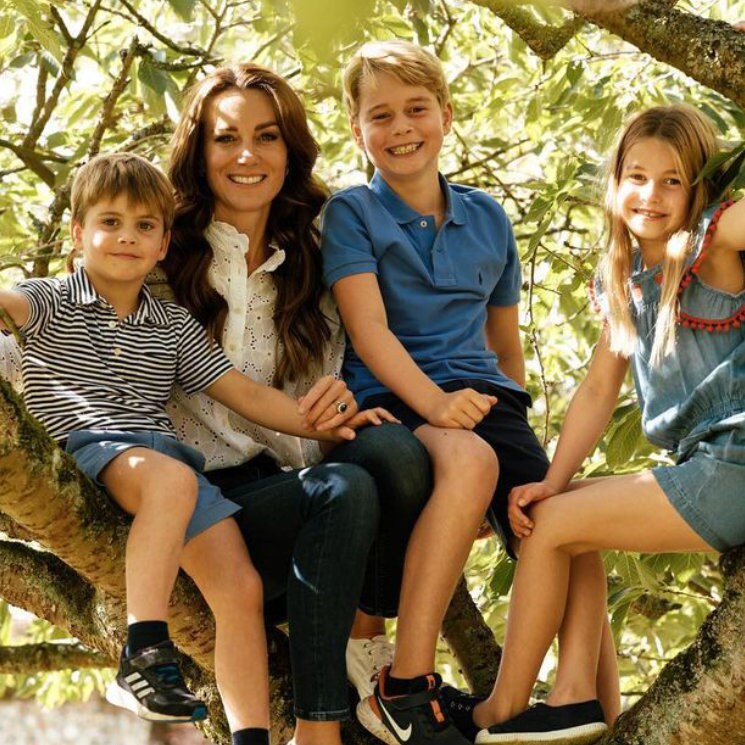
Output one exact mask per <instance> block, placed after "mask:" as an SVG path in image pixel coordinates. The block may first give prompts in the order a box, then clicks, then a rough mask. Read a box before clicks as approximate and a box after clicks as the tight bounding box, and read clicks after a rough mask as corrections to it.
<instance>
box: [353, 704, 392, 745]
mask: <svg viewBox="0 0 745 745" xmlns="http://www.w3.org/2000/svg"><path fill="white" fill-rule="evenodd" d="M356 712H357V719H358V721H359V723H360V724H361V725H362V726H363V727H364V728H365V729H366V730H367V731H368V732H369V733H370V734H371V735H374V736H375V737H377V738H378V740H382V741H383V742H385V743H387V744H388V745H401V741H400V740H398V739H397V738H396V736H395V735H394V734H393V733H392V732H391V731H390V730H389V729H388V727H386V726H385V724H383V722H382V721H381V720H380V719H379V718H378V715H377V714H376V713H375V712H374V711H373V710H372V707H371V706H370V703H369V699H364V700H363V701H360V702H359V703H358V704H357V709H356Z"/></svg>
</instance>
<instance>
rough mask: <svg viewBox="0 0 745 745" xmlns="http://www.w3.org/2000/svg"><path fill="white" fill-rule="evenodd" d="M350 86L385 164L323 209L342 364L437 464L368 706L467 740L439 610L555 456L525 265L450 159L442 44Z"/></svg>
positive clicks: (398, 736) (403, 54) (436, 738)
mask: <svg viewBox="0 0 745 745" xmlns="http://www.w3.org/2000/svg"><path fill="white" fill-rule="evenodd" d="M344 94H345V102H346V105H347V108H348V112H349V116H350V122H351V126H352V130H353V133H354V137H355V140H356V141H357V144H358V145H359V146H360V147H361V148H362V149H363V150H364V151H365V153H366V154H367V157H368V158H369V160H370V161H371V162H372V164H373V165H374V166H375V169H376V170H375V175H374V176H373V178H372V180H371V182H370V183H369V185H367V186H361V187H354V188H351V189H346V190H344V191H342V192H340V193H338V194H336V195H334V196H333V197H332V198H331V199H330V200H329V202H328V203H327V205H326V207H325V211H324V216H323V225H322V233H323V239H322V251H323V259H324V274H325V279H326V282H327V283H328V285H329V286H330V287H332V288H333V292H334V295H335V297H336V300H337V303H338V305H339V309H340V311H341V315H342V318H343V321H344V324H345V327H346V329H347V332H348V334H349V337H350V339H351V342H352V344H351V345H350V346H349V347H348V350H347V355H346V358H345V366H344V372H345V376H346V380H347V383H348V385H349V387H350V388H351V389H352V390H353V392H354V393H355V396H356V397H357V398H358V400H359V401H364V402H365V404H366V405H373V404H374V405H385V406H386V407H387V408H388V409H389V410H390V411H391V412H392V413H393V414H394V415H395V416H397V417H398V418H399V419H400V420H401V421H402V422H403V423H404V424H406V425H408V426H409V427H410V428H411V429H412V430H414V431H415V432H416V435H417V436H418V437H419V438H420V439H421V440H422V442H423V443H424V444H425V445H426V447H427V449H428V450H429V453H430V455H431V456H432V460H433V464H434V472H435V488H434V492H433V494H432V497H431V499H430V501H429V503H428V505H427V507H426V508H425V510H424V512H423V513H422V516H421V518H420V519H419V522H418V523H417V526H416V528H415V530H414V532H413V534H412V537H411V540H410V543H409V549H408V552H407V557H406V565H405V571H404V584H403V587H402V591H401V602H400V607H399V620H398V626H397V634H396V638H397V640H396V649H395V656H394V659H393V665H392V667H391V668H390V669H384V670H383V671H382V673H381V675H380V677H379V679H378V683H377V685H376V687H375V690H374V692H373V695H372V696H370V697H369V698H367V699H365V700H363V701H361V703H360V705H359V707H358V709H357V713H358V716H359V718H360V721H361V722H362V724H363V725H364V726H365V727H366V728H367V729H368V730H369V731H370V732H372V733H373V734H375V735H376V736H377V737H379V738H380V739H381V740H383V741H384V742H387V743H394V744H395V743H404V742H408V743H418V744H424V743H427V744H429V743H433V744H434V743H437V745H464V744H465V743H467V742H468V740H466V739H465V738H464V737H463V735H461V734H460V733H459V732H458V730H457V729H456V728H455V727H454V726H453V724H452V723H451V722H450V720H449V717H448V714H447V712H443V710H442V707H440V705H439V703H438V688H439V684H440V678H439V676H437V675H436V674H434V673H433V672H432V670H433V668H434V654H435V647H436V643H437V635H438V632H439V628H440V625H441V622H442V618H443V616H444V613H445V610H446V608H447V605H448V602H449V600H450V597H451V595H452V592H453V589H454V587H455V583H456V581H457V579H458V577H459V575H460V573H461V571H462V568H463V564H464V563H465V560H466V558H467V556H468V552H469V550H470V547H471V544H472V542H473V539H474V538H475V536H476V533H477V531H478V529H479V526H480V524H481V523H482V521H483V518H484V513H485V512H486V511H487V509H488V511H489V517H490V521H491V522H492V524H493V526H494V528H495V529H496V530H497V531H498V532H499V533H500V534H501V536H502V538H503V539H504V541H505V543H506V545H507V546H509V545H510V541H511V539H512V538H513V535H512V533H511V531H510V527H509V521H508V519H507V496H508V494H509V492H510V490H511V488H512V487H513V486H517V485H519V484H523V483H526V482H531V481H533V480H534V479H536V478H538V479H540V478H542V477H543V475H544V474H545V472H546V469H547V466H548V462H547V459H546V456H545V454H544V452H543V449H542V448H541V446H540V444H539V442H538V440H537V439H536V437H535V434H534V433H533V431H532V430H531V428H530V426H529V424H528V422H527V419H526V409H527V407H528V406H529V405H530V403H531V402H530V397H529V396H528V394H527V393H526V392H525V390H524V389H523V384H524V382H525V371H524V361H523V353H522V345H521V342H520V338H519V332H518V308H517V303H518V300H519V294H520V285H521V276H520V264H519V260H518V256H517V250H516V247H515V241H514V237H513V233H512V227H511V225H510V222H509V220H508V218H507V216H506V215H505V213H504V210H503V209H502V207H501V206H500V205H499V204H497V203H496V202H495V201H494V200H493V199H492V198H491V197H489V196H488V195H487V194H485V193H484V192H482V191H478V190H476V189H472V188H468V187H464V186H456V185H452V184H448V183H447V182H446V181H445V179H444V178H443V177H442V176H441V175H440V174H439V172H438V157H439V153H440V148H441V146H442V141H443V137H444V135H445V134H447V132H448V131H449V129H450V126H451V122H452V108H451V105H450V101H449V94H448V89H447V83H446V81H445V78H444V74H443V71H442V68H441V66H440V63H439V61H438V60H437V59H436V58H435V57H434V56H432V55H431V54H429V53H428V52H426V51H425V50H423V49H421V48H419V47H417V46H415V45H413V44H410V43H407V42H402V41H388V42H373V43H368V44H365V45H364V46H363V47H362V48H361V49H360V50H359V51H358V52H357V54H356V55H355V56H354V57H353V58H352V60H351V61H350V63H349V64H348V65H347V68H346V69H345V71H344ZM383 517H384V516H383Z"/></svg>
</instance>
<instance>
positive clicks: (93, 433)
mask: <svg viewBox="0 0 745 745" xmlns="http://www.w3.org/2000/svg"><path fill="white" fill-rule="evenodd" d="M140 447H141V448H148V449H150V450H155V451H156V452H158V453H163V455H167V456H169V457H170V458H174V459H175V460H177V461H180V462H181V463H184V464H186V465H187V466H189V467H190V468H192V469H193V471H194V475H195V476H196V478H197V487H198V492H197V504H196V507H195V508H194V514H193V515H192V516H191V520H190V521H189V525H188V526H187V528H186V536H185V538H184V542H186V541H188V540H189V539H191V538H194V536H196V535H198V534H199V533H201V532H203V531H205V530H207V528H210V527H212V526H213V525H215V524H216V523H219V522H220V520H224V519H225V518H226V517H230V516H231V515H233V514H235V513H236V512H239V511H240V509H241V508H240V507H239V506H238V505H237V504H235V502H231V501H230V500H229V499H226V498H225V497H223V495H222V492H221V491H220V490H219V489H218V488H217V487H216V486H214V485H213V484H211V483H210V482H209V481H208V480H207V479H206V478H205V476H204V475H203V474H202V470H203V469H204V456H203V455H202V454H201V453H200V452H199V451H198V450H195V449H194V448H192V447H189V446H188V445H184V443H183V442H179V441H178V440H177V439H176V438H175V437H171V436H170V435H166V434H163V433H162V432H110V431H105V430H96V429H81V430H77V431H75V432H70V434H69V435H68V437H67V442H66V443H65V450H66V451H67V452H68V453H70V455H72V457H73V458H75V460H76V462H77V464H78V468H79V469H80V470H81V471H82V472H83V473H84V474H85V475H86V476H88V478H90V479H92V480H93V481H95V482H96V483H97V484H99V485H100V486H103V484H101V482H100V481H99V480H98V477H99V475H100V473H101V471H103V469H104V468H106V466H107V465H108V464H109V463H111V461H112V460H114V458H116V457H117V456H119V455H121V454H122V453H123V452H124V451H125V450H129V449H130V448H140Z"/></svg>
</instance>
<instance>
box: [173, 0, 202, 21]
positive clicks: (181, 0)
mask: <svg viewBox="0 0 745 745" xmlns="http://www.w3.org/2000/svg"><path fill="white" fill-rule="evenodd" d="M168 4H169V5H170V6H171V7H172V8H173V9H174V10H175V11H176V13H178V15H179V16H180V17H181V18H183V19H184V20H185V21H191V20H192V18H193V17H194V6H195V5H196V0H168Z"/></svg>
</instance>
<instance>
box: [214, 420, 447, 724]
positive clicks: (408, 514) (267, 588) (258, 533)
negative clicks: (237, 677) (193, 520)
mask: <svg viewBox="0 0 745 745" xmlns="http://www.w3.org/2000/svg"><path fill="white" fill-rule="evenodd" d="M206 475H207V477H208V478H210V479H211V480H212V481H213V482H214V483H215V484H217V485H218V486H220V488H221V489H222V491H223V494H224V495H225V496H226V497H228V498H229V499H232V500H233V501H235V502H236V503H237V504H239V505H240V506H241V507H242V508H243V509H242V510H241V512H240V513H238V514H237V515H236V516H235V519H236V520H237V522H238V525H239V526H240V529H241V532H242V533H243V536H244V538H245V540H246V544H247V546H248V549H249V551H250V553H251V558H252V560H253V562H254V565H255V566H256V568H257V570H258V571H259V573H260V575H261V578H262V580H263V583H264V598H265V604H266V607H267V614H268V616H269V618H270V620H272V621H274V622H277V621H279V620H284V618H286V619H287V620H288V621H289V627H290V655H291V663H292V672H293V685H294V695H295V715H296V716H298V717H300V718H302V719H310V720H316V721H327V720H338V719H344V718H346V717H347V716H348V715H349V705H348V693H347V682H346V662H345V649H346V644H347V638H348V636H349V631H350V629H351V626H352V621H353V620H354V613H355V610H356V608H357V607H358V605H359V607H361V608H362V609H363V610H365V611H367V612H368V613H373V614H380V615H389V616H392V615H395V614H396V611H397V607H398V596H399V592H400V588H401V579H402V573H403V563H404V556H405V553H406V546H407V544H408V540H409V535H410V533H411V530H412V529H413V527H414V524H415V523H416V520H417V518H418V517H419V514H420V512H421V510H422V508H423V507H424V505H425V503H426V501H427V498H428V497H429V494H430V492H431V490H432V476H431V467H430V462H429V457H428V455H427V453H426V450H425V449H424V447H423V446H422V445H421V443H420V442H419V441H418V440H417V439H416V438H415V437H414V436H413V435H412V434H411V433H410V432H409V431H408V430H407V429H406V428H405V427H402V426H401V425H397V424H383V425H381V426H379V427H366V428H365V429H363V430H360V431H359V432H358V433H357V438H356V439H355V440H353V441H352V442H347V443H344V444H342V445H339V446H338V447H336V448H335V449H334V451H333V452H332V453H331V454H330V455H329V456H328V457H327V459H326V460H325V461H324V462H323V463H320V464H318V465H316V466H314V467H312V468H305V469H301V470H294V471H286V472H282V471H278V469H277V467H276V465H275V464H274V463H273V461H271V459H269V458H267V457H262V456H259V457H257V458H253V459H252V460H251V461H248V462H247V463H244V464H242V465H241V466H237V467H235V468H228V469H222V470H220V471H210V472H208V473H207V474H206Z"/></svg>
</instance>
